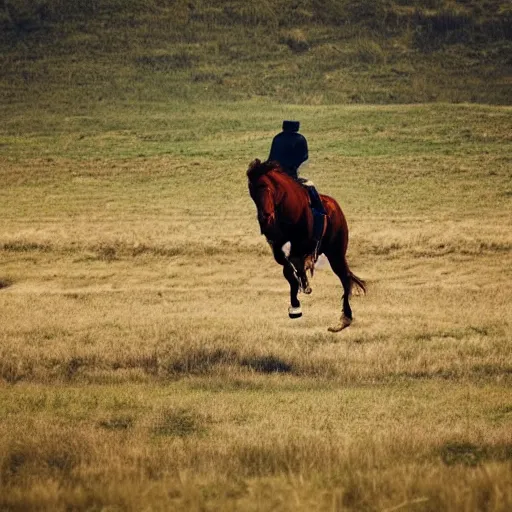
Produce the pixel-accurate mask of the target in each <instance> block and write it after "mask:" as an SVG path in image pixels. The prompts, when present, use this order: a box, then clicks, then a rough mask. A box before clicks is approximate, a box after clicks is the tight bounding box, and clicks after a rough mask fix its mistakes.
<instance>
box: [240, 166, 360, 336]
mask: <svg viewBox="0 0 512 512" xmlns="http://www.w3.org/2000/svg"><path fill="white" fill-rule="evenodd" d="M247 179H248V186H249V194H250V196H251V198H252V200H253V201H254V204H255V205H256V209H257V219H258V222H259V225H260V230H261V233H262V234H263V235H265V237H266V239H267V241H268V243H269V245H270V247H271V249H272V253H273V256H274V259H275V260H276V262H277V263H279V264H280V265H282V266H283V275H284V277H285V278H286V280H287V281H288V283H289V285H290V302H291V305H290V307H289V308H288V315H289V317H290V318H300V317H301V316H302V308H301V304H300V301H299V300H298V298H297V294H298V293H299V290H300V291H303V292H305V293H306V294H309V293H311V288H310V286H309V280H308V277H307V271H308V270H309V272H310V274H311V277H313V270H314V262H315V260H316V257H317V256H318V255H320V254H325V256H326V257H327V259H328V260H329V263H330V265H331V268H332V270H333V271H334V273H335V274H336V275H337V276H338V278H339V279H340V281H341V285H342V287H343V296H342V314H341V318H340V321H339V323H338V324H337V325H335V326H333V327H329V331H331V332H339V331H341V330H342V329H345V328H346V327H348V326H349V325H350V324H351V323H352V319H353V317H352V309H351V307H350V304H349V297H350V294H351V291H352V287H353V285H356V286H357V287H358V288H359V289H360V290H362V292H363V293H366V283H365V281H363V280H362V279H361V278H359V277H357V276H356V275H355V274H354V273H352V272H351V270H350V269H349V266H348V264H347V259H346V252H347V246H348V225H347V221H346V219H345V215H344V214H343V211H342V210H341V208H340V206H339V204H338V203H337V202H336V200H335V199H333V198H332V197H330V196H326V195H323V194H320V200H321V201H322V204H323V206H324V209H325V212H326V223H325V224H324V234H323V236H322V239H321V241H320V242H319V244H318V243H317V241H315V240H314V239H313V212H312V210H311V207H310V201H309V194H308V191H307V190H306V187H305V186H303V185H301V184H300V183H299V182H298V181H297V180H295V179H293V178H292V177H291V176H289V175H288V174H286V172H285V171H284V170H283V169H282V168H281V167H280V165H279V164H278V163H277V162H272V161H270V162H269V161H267V162H261V161H260V160H259V159H256V160H254V161H252V162H251V163H250V165H249V168H248V169H247ZM288 242H289V243H290V245H291V248H290V252H289V255H288V256H287V255H286V254H285V253H284V252H283V249H282V248H283V246H284V245H285V244H286V243H288Z"/></svg>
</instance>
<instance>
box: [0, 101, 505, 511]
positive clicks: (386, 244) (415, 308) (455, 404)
mask: <svg viewBox="0 0 512 512" xmlns="http://www.w3.org/2000/svg"><path fill="white" fill-rule="evenodd" d="M262 105H264V104H263V103H258V102H256V103H253V102H248V103H243V104H239V105H233V104H221V105H215V104H211V105H209V109H210V110H209V111H208V112H206V111H204V110H202V109H199V108H197V109H196V110H195V112H192V111H191V110H190V109H185V108H184V107H183V106H182V105H173V106H166V105H153V106H152V107H151V108H150V107H148V110H147V111H146V113H145V115H142V114H140V113H139V112H137V111H133V110H130V109H126V110H120V111H117V112H116V113H115V114H114V113H113V114H112V115H113V117H112V118H111V119H109V123H110V125H111V126H121V127H122V130H121V131H116V130H113V131H110V130H103V131H102V130H99V129H97V130H93V129H92V128H90V127H89V128H88V125H87V126H85V125H83V124H82V121H80V120H74V121H73V120H71V121H69V124H68V122H67V121H64V120H63V119H60V118H59V116H56V123H57V125H58V126H61V127H62V132H61V133H60V136H59V137H56V136H55V135H54V134H52V132H51V130H50V131H44V130H42V131H33V132H30V131H29V130H28V129H27V127H28V126H29V125H30V122H31V118H30V117H28V118H26V119H24V120H18V121H16V122H17V123H21V124H20V126H21V128H22V130H21V131H22V133H23V135H20V136H19V137H15V136H14V134H13V133H12V127H13V125H12V124H8V126H7V127H6V128H5V129H4V132H3V137H4V141H6V142H5V144H6V146H4V147H5V153H4V155H3V156H2V164H1V165H2V174H1V177H0V179H1V180H2V187H1V191H0V194H1V201H0V214H1V217H2V224H1V225H0V283H2V284H1V286H0V325H1V329H0V386H1V392H0V508H2V509H6V510H19V509H25V510H26V509H46V510H64V509H69V508H73V509H77V510H93V509H107V508H120V509H127V510H141V509H144V508H148V509H152V510H153V509H154V510H159V509H162V510H169V509H175V510H219V509H222V510H270V509H277V510H400V509H406V510H407V509H410V510H424V511H430V510H432V511H433V510H493V511H505V510H508V509H509V508H510V505H511V503H512V488H511V484H510V482H511V481H512V479H511V468H512V466H511V453H512V452H511V446H512V439H511V434H510V432H511V429H510V426H511V421H512V416H511V411H512V407H511V404H512V394H511V391H510V389H511V388H510V382H511V376H512V367H511V361H512V353H511V348H510V332H511V331H510V325H511V313H510V307H509V305H510V299H511V296H512V290H511V279H510V277H511V274H510V272H511V271H510V269H511V268H512V265H511V263H512V261H511V253H510V250H511V246H512V241H511V232H512V231H511V229H510V227H511V226H510V214H509V211H510V165H509V164H510V159H509V156H508V153H509V148H510V130H509V126H510V111H509V109H507V108H491V107H482V106H473V107H471V106H467V105H462V106H448V105H442V106H410V107H357V108H355V107H335V108H334V107H331V108H324V107H297V106H283V105H271V106H268V105H267V106H266V107H265V109H263V107H262ZM269 112H271V114H269ZM167 114H168V116H167ZM171 114H172V115H173V117H172V119H171ZM145 117H147V119H146V120H145V121H144V118H145ZM287 117H297V118H300V119H301V121H302V123H303V130H304V133H305V134H306V135H307V136H308V139H309V141H310V146H311V155H312V162H311V165H310V167H309V169H308V176H309V177H310V178H311V179H313V181H314V182H315V183H316V184H317V186H318V187H319V189H320V190H321V191H322V192H327V193H330V194H332V195H333V196H334V197H336V199H338V200H339V202H340V203H341V205H342V206H343V208H344V210H345V213H346V215H347V217H348V220H349V225H350V228H351V234H350V246H349V253H348V258H349V262H350V265H351V267H352V269H353V270H354V271H355V272H356V273H357V274H358V275H361V276H362V277H364V278H365V279H367V281H368V282H369V294H368V295H367V296H365V297H359V296H355V297H353V298H352V306H353V310H354V314H355V322H354V323H353V325H352V326H351V327H350V328H349V329H347V330H345V331H344V332H343V333H341V334H337V335H334V334H332V333H329V332H328V331H327V326H328V325H330V324H331V323H333V322H334V321H336V320H337V318H338V316H339V314H340V313H341V304H340V298H341V286H340V285H339V283H337V281H336V279H335V277H334V275H333V274H332V272H331V271H330V270H329V269H328V268H326V269H323V270H319V271H318V272H317V273H316V274H315V278H314V280H313V294H312V295H311V296H309V297H304V298H302V297H301V300H302V302H303V310H304V317H303V318H302V319H300V320H297V321H291V320H289V319H288V317H287V307H288V300H289V299H288V290H287V285H286V282H285V280H284V279H283V277H282V275H281V269H280V268H279V267H278V266H277V265H276V264H275V263H274V262H273V260H272V257H271V255H270V251H269V249H268V247H267V245H266V244H265V242H264V240H263V239H262V238H261V236H260V235H259V231H258V226H257V222H256V219H255V210H254V206H253V204H252V203H251V201H250V198H249V197H248V194H247V191H246V182H245V169H246V166H247V164H248V161H249V160H251V159H252V158H253V157H256V156H263V157H264V156H266V155H265V153H266V151H268V144H269V140H270V138H271V136H272V135H273V134H274V132H275V130H276V127H279V125H280V121H281V120H282V119H283V118H287ZM97 121H99V119H96V118H95V117H94V115H93V116H92V119H91V120H89V121H87V122H88V123H91V125H92V126H95V123H96V122H97ZM164 121H165V122H167V123H168V124H167V125H166V124H165V123H164ZM89 130H90V131H89ZM84 134H86V136H85V137H83V138H81V136H82V135H84ZM137 154H140V155H144V156H136V155H137ZM247 154H250V158H248V159H247V158H246V156H247ZM42 155H46V156H42Z"/></svg>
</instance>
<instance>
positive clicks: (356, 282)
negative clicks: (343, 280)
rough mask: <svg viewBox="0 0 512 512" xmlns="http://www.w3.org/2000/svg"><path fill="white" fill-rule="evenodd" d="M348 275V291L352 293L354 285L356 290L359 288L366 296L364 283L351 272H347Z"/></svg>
mask: <svg viewBox="0 0 512 512" xmlns="http://www.w3.org/2000/svg"><path fill="white" fill-rule="evenodd" d="M348 275H349V276H350V289H351V291H352V287H353V286H354V285H356V287H357V288H359V289H360V290H361V291H362V292H363V294H366V290H367V288H366V281H364V280H363V279H361V278H360V277H357V276H356V275H355V274H354V273H353V272H352V271H350V270H349V271H348Z"/></svg>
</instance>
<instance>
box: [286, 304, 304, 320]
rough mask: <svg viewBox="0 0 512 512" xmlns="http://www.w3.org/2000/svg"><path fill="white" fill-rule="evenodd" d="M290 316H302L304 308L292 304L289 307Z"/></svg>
mask: <svg viewBox="0 0 512 512" xmlns="http://www.w3.org/2000/svg"><path fill="white" fill-rule="evenodd" d="M288 316H289V317H290V318H300V317H301V316H302V308H301V307H300V306H299V307H298V308H294V307H293V306H290V307H289V308H288Z"/></svg>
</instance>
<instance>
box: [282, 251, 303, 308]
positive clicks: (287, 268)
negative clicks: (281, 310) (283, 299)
mask: <svg viewBox="0 0 512 512" xmlns="http://www.w3.org/2000/svg"><path fill="white" fill-rule="evenodd" d="M283 275H284V277H285V279H286V280H287V281H288V283H289V285H290V307H289V308H288V316H289V317H290V318H300V317H301V316H302V308H301V307H300V301H299V299H298V298H297V294H298V293H299V281H298V280H297V276H296V274H295V270H294V268H293V267H292V266H291V264H290V262H289V261H288V260H287V261H286V264H285V265H283Z"/></svg>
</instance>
